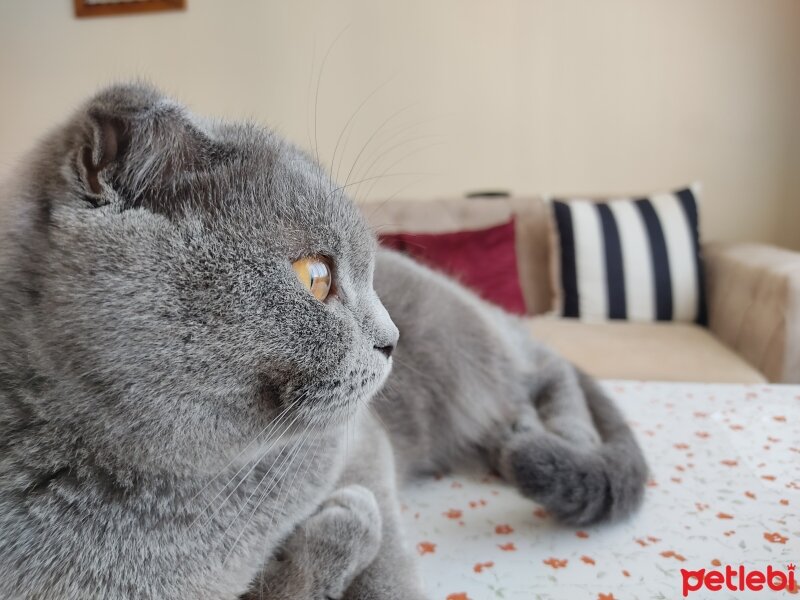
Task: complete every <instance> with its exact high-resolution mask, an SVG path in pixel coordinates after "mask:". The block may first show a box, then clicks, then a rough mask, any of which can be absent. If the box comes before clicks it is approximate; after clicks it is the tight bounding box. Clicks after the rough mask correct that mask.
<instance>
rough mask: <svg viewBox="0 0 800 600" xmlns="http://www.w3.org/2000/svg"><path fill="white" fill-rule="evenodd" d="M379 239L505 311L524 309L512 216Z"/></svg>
mask: <svg viewBox="0 0 800 600" xmlns="http://www.w3.org/2000/svg"><path fill="white" fill-rule="evenodd" d="M380 242H381V244H382V245H383V246H385V247H387V248H393V249H395V250H399V251H401V252H404V253H405V254H408V255H409V256H412V257H414V258H415V259H417V260H419V261H420V262H422V263H425V264H426V265H428V266H430V267H433V268H434V269H437V270H439V271H442V272H444V273H447V274H448V275H451V276H452V277H454V278H456V279H457V280H459V281H460V282H461V283H463V284H464V285H466V286H467V287H469V288H471V289H472V290H473V291H475V292H477V293H478V295H479V296H481V297H482V298H484V299H485V300H488V301H489V302H493V303H495V304H497V305H498V306H501V307H502V308H504V309H506V310H507V311H509V312H512V313H516V314H520V315H521V314H524V313H525V299H524V298H523V296H522V289H521V288H520V286H519V272H518V271H517V252H516V237H515V233H514V221H513V219H512V220H511V221H509V222H508V223H503V224H502V225H496V226H494V227H488V228H486V229H477V230H472V231H455V232H453V233H385V234H382V235H381V236H380Z"/></svg>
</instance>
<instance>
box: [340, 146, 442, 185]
mask: <svg viewBox="0 0 800 600" xmlns="http://www.w3.org/2000/svg"><path fill="white" fill-rule="evenodd" d="M425 137H435V136H425ZM418 139H422V138H418ZM443 144H444V142H436V143H435V144H427V145H425V146H422V147H420V148H414V149H413V150H412V151H411V152H407V153H406V154H404V155H403V156H401V157H400V158H398V159H397V160H395V161H394V162H393V163H392V164H390V165H389V166H388V167H387V168H386V169H385V170H384V173H386V172H388V171H389V170H391V169H393V168H394V167H396V166H397V165H399V164H400V163H401V162H403V161H404V160H406V159H408V158H411V157H412V156H416V155H417V154H419V153H421V152H424V151H425V150H429V149H431V148H435V147H437V146H442V145H443ZM377 183H378V180H375V181H373V182H372V185H370V187H369V189H368V190H367V193H366V195H365V198H367V197H369V195H370V194H372V190H373V189H374V188H375V185H376V184H377ZM360 189H361V186H359V187H357V188H356V191H355V194H354V196H357V195H358V191H359V190H360ZM395 195H396V194H393V195H392V196H391V197H390V199H391V198H393V197H394V196H395Z"/></svg>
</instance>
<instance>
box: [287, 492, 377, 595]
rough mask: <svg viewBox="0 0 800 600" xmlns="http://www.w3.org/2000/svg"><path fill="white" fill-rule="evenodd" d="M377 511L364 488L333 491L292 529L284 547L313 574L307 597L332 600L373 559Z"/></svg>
mask: <svg viewBox="0 0 800 600" xmlns="http://www.w3.org/2000/svg"><path fill="white" fill-rule="evenodd" d="M381 523H382V521H381V514H380V511H379V509H378V503H377V501H376V500H375V496H374V495H373V494H372V492H371V491H369V490H368V489H367V488H365V487H362V486H360V485H350V486H347V487H344V488H340V489H338V490H336V491H335V492H333V493H332V494H331V495H330V496H329V497H328V498H327V499H326V500H325V502H324V503H323V504H322V506H321V507H320V509H319V511H318V512H317V513H316V514H314V515H312V516H311V517H309V518H308V519H307V520H306V521H305V522H304V523H303V524H302V525H301V526H300V528H299V529H298V530H297V531H296V532H295V534H294V535H293V536H292V539H291V540H290V543H289V545H288V547H287V551H288V552H290V553H291V554H292V557H293V560H294V561H295V562H296V563H302V568H303V570H305V571H306V572H307V573H309V574H311V575H312V578H313V588H314V590H313V592H312V594H311V595H312V597H313V598H315V599H324V600H336V599H338V598H341V597H342V596H343V595H344V592H345V590H347V588H348V587H349V585H350V583H352V581H353V579H355V577H356V576H357V575H358V574H359V573H361V572H362V571H363V570H364V569H365V568H366V567H367V566H368V565H369V564H370V563H371V562H372V561H373V560H374V558H375V556H376V555H377V553H378V549H379V548H380V545H381Z"/></svg>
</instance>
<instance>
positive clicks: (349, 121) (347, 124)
mask: <svg viewBox="0 0 800 600" xmlns="http://www.w3.org/2000/svg"><path fill="white" fill-rule="evenodd" d="M395 77H396V76H394V75H393V76H392V77H390V78H389V79H387V80H386V81H384V82H383V83H381V84H380V85H378V86H377V87H376V88H375V89H374V90H372V92H370V94H369V95H368V96H367V97H366V98H364V100H362V101H361V104H359V105H358V108H356V110H355V111H353V113H352V114H351V115H350V117H349V118H348V119H347V121H346V122H345V125H344V127H343V128H342V131H341V133H339V137H338V138H337V139H336V145H335V146H334V147H333V154H332V155H331V164H330V168H331V171H332V170H333V168H334V166H335V165H336V153H337V152H338V150H339V144H340V143H341V141H342V137H343V136H344V135H345V132H348V133H347V138H346V139H345V142H344V146H342V154H344V151H345V150H346V148H347V141H348V140H349V139H350V133H351V132H352V129H350V126H351V125H352V124H353V120H354V119H355V118H356V116H357V115H358V113H359V112H361V109H363V108H364V106H366V104H367V103H368V102H369V101H370V100H371V99H372V98H373V97H374V96H375V95H376V94H377V93H378V92H380V91H381V90H382V89H383V88H385V87H386V86H387V85H389V83H391V82H392V81H393V80H394V79H395ZM408 108H409V107H406V108H404V109H402V110H401V111H398V112H397V113H395V115H397V114H399V113H401V112H403V110H408ZM339 164H340V166H341V157H340V159H339ZM338 178H339V168H338V167H337V168H336V179H338Z"/></svg>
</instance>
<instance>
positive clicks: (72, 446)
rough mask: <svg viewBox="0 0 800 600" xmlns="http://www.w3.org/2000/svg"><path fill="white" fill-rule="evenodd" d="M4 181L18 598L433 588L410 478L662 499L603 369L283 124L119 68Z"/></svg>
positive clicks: (5, 342) (9, 456)
mask: <svg viewBox="0 0 800 600" xmlns="http://www.w3.org/2000/svg"><path fill="white" fill-rule="evenodd" d="M0 203H1V205H0V206H1V208H0V210H1V211H2V212H1V213H0V597H3V598H8V599H21V598H26V599H28V598H30V599H53V598H75V599H81V600H90V599H94V598H98V599H101V598H102V599H104V600H115V599H128V598H143V599H158V600H169V599H175V600H178V599H181V600H185V599H187V598H191V599H193V600H194V599H197V600H223V599H225V600H229V599H230V600H232V599H235V598H270V599H290V598H291V599H294V598H313V599H317V598H346V599H363V600H367V599H369V600H373V599H398V600H399V599H403V600H409V599H415V598H417V599H421V598H424V597H425V594H424V592H423V586H422V583H421V582H420V581H419V578H418V576H417V574H416V571H415V568H414V561H413V559H412V556H411V554H410V553H409V551H408V550H407V548H406V546H405V544H404V543H403V536H402V531H401V526H400V521H399V515H398V512H399V511H398V502H397V486H398V485H399V484H402V482H404V481H406V480H407V479H408V478H411V477H415V476H419V475H421V474H425V473H431V472H441V471H446V470H450V469H455V468H460V467H467V466H474V465H482V466H483V467H484V468H486V467H488V468H492V469H495V470H496V471H497V472H499V473H500V474H501V475H502V476H503V477H504V478H505V479H507V480H508V481H509V482H510V483H511V484H513V485H515V486H516V487H517V488H518V489H519V491H520V492H521V493H522V494H524V495H525V496H528V497H530V498H531V499H533V500H535V501H538V502H540V503H542V504H543V505H544V506H545V507H547V508H548V509H549V510H550V511H552V512H553V514H555V515H556V516H557V517H559V518H561V519H562V520H563V521H565V522H568V523H575V524H584V523H590V522H595V521H599V520H602V519H607V518H618V517H623V516H625V515H627V514H628V513H630V512H631V511H632V510H633V509H635V507H636V506H637V505H638V503H639V501H640V499H641V497H642V490H643V484H644V481H645V477H646V466H645V462H644V459H643V457H642V453H641V451H640V450H639V447H638V446H637V444H636V441H635V439H634V437H633V435H632V433H631V431H630V429H629V428H628V427H627V425H626V424H625V422H624V420H623V418H622V416H621V415H620V413H619V412H618V411H617V410H616V409H615V407H614V406H613V404H612V402H611V401H610V400H609V399H608V397H607V396H606V395H605V394H604V393H603V392H602V390H601V389H600V388H599V387H598V386H597V385H596V384H595V383H594V382H593V381H592V380H591V379H590V378H589V377H587V376H585V375H583V374H582V373H580V372H578V371H577V370H576V369H574V368H573V367H572V366H571V365H569V364H568V363H567V362H565V361H564V360H562V359H560V358H558V357H557V356H555V355H554V354H552V353H551V352H549V351H548V350H546V349H545V348H543V347H541V346H540V345H538V344H537V343H536V342H535V341H533V340H531V339H530V338H529V337H528V336H527V335H526V334H525V332H524V330H523V328H522V326H521V324H520V323H519V322H518V321H517V320H515V319H514V318H513V317H510V316H508V315H506V314H504V313H502V312H501V311H500V310H498V309H496V308H493V307H491V306H489V305H487V304H486V303H484V302H483V301H481V300H479V299H478V298H477V297H475V296H474V295H472V294H471V293H470V292H468V291H466V290H464V289H463V288H461V287H460V286H458V285H457V284H456V283H454V282H452V281H450V280H448V279H447V278H445V277H444V276H442V275H439V274H437V273H434V272H432V271H430V270H428V269H426V268H424V267H422V266H420V265H418V264H416V263H414V262H412V261H411V260H409V259H407V258H404V257H402V256H399V255H396V254H393V253H389V252H386V251H379V250H378V249H377V247H376V242H375V238H374V236H373V235H372V233H371V232H370V231H369V230H368V228H367V227H366V225H365V224H364V221H363V219H362V217H361V216H360V213H359V211H358V210H357V208H356V207H355V206H354V205H353V204H352V203H351V202H350V200H348V199H347V198H346V196H345V194H344V193H343V190H342V189H341V188H339V187H337V185H336V184H335V183H334V182H333V181H331V179H330V177H329V175H328V174H327V173H326V172H325V171H324V170H323V169H322V168H321V167H320V166H319V165H317V164H316V163H315V162H314V161H313V160H311V159H310V158H309V157H308V156H307V155H306V154H305V153H303V152H302V151H300V150H298V149H297V148H296V147H294V146H293V145H291V144H289V143H287V142H286V141H285V140H283V139H282V138H280V137H279V136H277V135H275V134H274V133H271V132H270V131H268V130H265V129H263V128H261V127H257V126H255V125H252V124H241V123H225V122H219V121H212V120H207V119H203V118H200V117H198V116H195V115H193V114H191V113H190V112H188V111H187V109H186V108H184V107H183V106H181V105H180V104H178V103H176V102H175V101H173V100H171V99H169V98H167V97H165V96H164V95H162V94H161V93H159V92H158V91H157V90H155V89H153V88H151V87H149V86H146V85H118V86H114V87H111V88H108V89H106V90H104V91H102V92H100V93H98V94H97V95H96V96H94V97H93V98H91V99H90V100H89V101H88V102H87V103H86V104H85V105H84V106H83V107H81V108H80V110H78V111H77V112H76V113H75V114H74V115H73V116H72V117H71V118H70V119H69V120H68V121H67V122H66V123H65V124H64V125H63V126H61V127H59V128H58V129H56V130H55V131H54V132H52V133H51V134H50V135H48V136H47V137H46V138H45V139H44V140H42V141H41V143H40V144H39V145H38V146H37V148H36V149H35V150H34V151H33V152H32V153H31V154H30V155H29V156H28V157H27V159H26V160H25V161H24V164H23V165H22V166H21V168H20V169H19V170H18V171H17V173H16V174H15V177H14V178H13V180H12V181H10V182H8V185H7V186H6V187H5V188H4V191H3V195H2V199H1V200H0ZM387 311H388V312H387ZM398 336H399V337H398Z"/></svg>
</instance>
